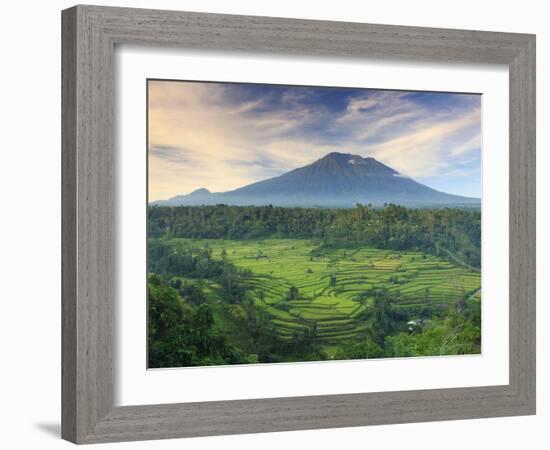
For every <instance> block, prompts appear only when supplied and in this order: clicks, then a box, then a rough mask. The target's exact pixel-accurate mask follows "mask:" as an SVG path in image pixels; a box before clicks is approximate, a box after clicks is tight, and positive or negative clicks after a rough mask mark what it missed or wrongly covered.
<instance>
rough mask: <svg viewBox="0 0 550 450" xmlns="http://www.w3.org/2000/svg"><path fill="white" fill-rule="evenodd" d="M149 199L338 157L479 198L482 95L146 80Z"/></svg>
mask: <svg viewBox="0 0 550 450" xmlns="http://www.w3.org/2000/svg"><path fill="white" fill-rule="evenodd" d="M148 89H149V111H148V113H149V143H148V145H149V176H150V179H149V197H150V200H157V199H163V198H168V197H171V196H174V195H178V194H185V193H188V192H191V191H193V190H195V189H198V188H201V187H204V188H207V189H209V190H210V191H212V192H218V191H225V190H230V189H235V188H237V187H240V186H243V185H245V184H248V183H252V182H255V181H258V180H262V179H265V178H269V177H273V176H277V175H280V174H282V173H284V172H287V171H288V170H291V169H294V168H296V167H301V166H304V165H306V164H309V163H311V162H313V161H315V160H316V159H319V158H321V157H322V156H324V155H325V154H326V153H329V152H332V151H338V152H343V153H353V154H358V155H361V156H372V157H374V158H376V159H378V160H380V161H381V162H383V163H385V164H387V165H389V166H390V167H392V168H394V169H395V170H397V171H399V172H400V173H402V174H404V175H407V176H410V177H412V178H414V179H416V180H417V181H420V182H422V183H425V184H427V185H428V186H430V187H433V188H435V189H438V190H442V191H445V192H449V193H453V194H461V195H466V196H474V197H479V196H480V188H481V185H480V171H481V149H480V146H481V96H479V95H475V94H449V93H429V92H410V91H386V90H375V89H372V90H371V89H348V88H324V87H299V86H277V85H261V84H235V83H202V82H179V81H150V82H149V84H148Z"/></svg>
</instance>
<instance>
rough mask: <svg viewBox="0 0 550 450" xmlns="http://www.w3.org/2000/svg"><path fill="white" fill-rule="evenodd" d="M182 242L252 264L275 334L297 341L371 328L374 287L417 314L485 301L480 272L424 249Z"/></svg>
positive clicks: (327, 342)
mask: <svg viewBox="0 0 550 450" xmlns="http://www.w3.org/2000/svg"><path fill="white" fill-rule="evenodd" d="M174 241H176V240H174ZM177 241H178V242H180V243H181V242H186V243H189V245H192V246H195V247H196V246H208V247H210V248H211V250H212V256H213V257H214V258H216V259H219V258H222V257H226V258H227V259H228V260H229V261H230V262H232V263H233V264H234V265H235V266H237V267H238V268H240V269H248V270H249V271H250V272H251V276H250V277H248V278H247V279H245V280H243V283H246V284H247V286H248V287H249V288H250V290H251V291H252V292H253V293H254V304H255V305H256V306H257V307H258V308H261V309H263V310H264V311H265V312H266V313H267V314H268V316H269V318H270V322H271V323H272V324H273V326H274V328H275V330H276V332H277V334H278V335H279V336H280V337H281V338H283V339H291V338H292V337H293V336H294V335H295V334H297V333H302V332H304V331H305V330H306V329H308V330H311V329H312V327H313V328H314V329H315V332H316V338H317V339H318V341H319V342H320V343H321V344H322V345H323V346H325V347H326V348H330V347H331V346H333V345H338V344H339V343H341V342H343V341H345V340H348V339H350V338H353V337H355V336H357V335H359V334H360V333H361V332H362V331H364V330H365V326H366V324H365V322H364V320H362V319H361V312H363V311H365V310H366V309H368V308H369V306H370V304H371V302H372V299H371V298H369V296H368V294H367V292H368V291H369V290H370V289H372V288H380V287H386V288H387V289H388V290H389V291H390V292H392V293H393V294H395V295H394V296H392V297H393V298H395V300H394V302H395V303H394V306H395V307H397V308H401V309H405V310H406V311H407V312H409V313H411V314H413V315H414V314H415V313H417V312H418V311H420V310H421V309H422V308H423V307H425V306H426V305H427V304H429V305H430V307H432V308H434V309H435V308H446V307H447V306H448V305H450V304H452V303H453V302H456V301H457V300H459V299H460V298H465V297H467V296H474V298H477V299H480V293H479V290H480V286H481V276H480V273H479V272H477V271H475V270H472V269H470V268H468V267H463V266H461V265H459V264H458V262H449V261H446V260H443V259H440V258H437V257H435V256H432V255H428V254H424V253H422V252H414V251H393V250H380V249H373V248H357V249H334V250H327V249H322V250H320V249H318V248H317V247H316V245H315V244H314V243H313V242H312V241H309V240H298V239H266V240H246V241H242V240H240V241H231V240H190V239H177ZM291 288H292V289H293V290H294V292H295V294H294V295H289V292H291ZM294 288H296V289H297V292H296V290H295V289H294Z"/></svg>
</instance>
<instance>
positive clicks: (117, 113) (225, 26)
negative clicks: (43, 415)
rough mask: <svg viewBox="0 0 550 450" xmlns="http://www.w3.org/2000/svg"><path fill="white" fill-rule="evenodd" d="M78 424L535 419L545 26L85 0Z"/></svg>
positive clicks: (69, 420) (265, 426) (70, 204)
mask: <svg viewBox="0 0 550 450" xmlns="http://www.w3.org/2000/svg"><path fill="white" fill-rule="evenodd" d="M62 24H63V49H62V50H63V52H62V53H63V57H62V65H63V67H62V69H63V70H62V78H63V80H62V81H63V91H62V92H63V112H62V122H63V138H62V144H63V149H62V150H63V249H62V252H63V298H62V306H63V308H62V312H63V315H62V318H63V320H62V326H63V332H62V336H63V340H62V346H63V349H62V350H63V353H62V354H63V367H62V375H63V380H62V381H63V383H62V385H63V389H62V406H63V408H62V410H63V412H62V435H63V438H65V439H67V440H70V441H72V442H75V443H95V442H113V441H127V440H142V439H161V438H176V437H192V436H209V435H222V434H236V433H258V432H271V431H284V430H299V429H318V428H334V427H347V426H361V425H374V424H390V423H403V422H420V421H431V420H452V419H467V418H481V417H496V416H510V415H526V414H534V413H535V392H536V386H535V250H534V249H535V37H534V36H533V35H526V34H511V33H493V32H482V31H465V30H449V29H435V28H418V27H404V26H390V25H371V24H359V23H343V22H328V21H308V20H297V19H280V18H268V17H248V16H231V15H218V14H203V13H188V12H175V11H156V10H142V9H127V8H110V7H99V6H75V7H73V8H70V9H68V10H65V11H63V13H62Z"/></svg>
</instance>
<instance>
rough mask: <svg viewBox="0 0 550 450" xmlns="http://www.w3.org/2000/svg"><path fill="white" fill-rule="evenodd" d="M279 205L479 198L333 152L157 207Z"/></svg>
mask: <svg viewBox="0 0 550 450" xmlns="http://www.w3.org/2000/svg"><path fill="white" fill-rule="evenodd" d="M219 203H224V204H228V205H268V204H271V205H274V206H304V207H314V206H320V207H352V206H355V204H357V203H362V204H369V203H371V204H373V205H382V204H384V203H395V204H400V205H404V206H412V207H422V206H457V205H472V206H474V205H479V204H480V200H479V199H477V198H470V197H462V196H458V195H451V194H446V193H444V192H440V191H436V190H435V189H432V188H430V187H428V186H425V185H423V184H421V183H418V182H417V181H414V180H413V179H412V178H409V177H406V176H403V175H401V174H399V172H397V171H396V170H394V169H392V168H391V167H388V166H386V165H385V164H382V163H381V162H380V161H377V160H376V159H374V158H371V157H367V158H363V157H361V156H359V155H352V154H349V153H337V152H332V153H329V154H327V155H325V156H324V157H322V158H321V159H319V160H317V161H315V162H313V163H312V164H309V165H307V166H304V167H300V168H297V169H294V170H291V171H290V172H287V173H285V174H283V175H280V176H278V177H274V178H269V179H267V180H263V181H259V182H257V183H252V184H249V185H246V186H243V187H240V188H238V189H235V190H233V191H227V192H214V193H211V192H210V191H208V190H207V189H205V188H201V189H197V190H196V191H193V192H192V193H190V194H187V195H178V196H176V197H173V198H171V199H169V200H161V201H157V202H154V204H157V205H164V206H180V205H213V204H219Z"/></svg>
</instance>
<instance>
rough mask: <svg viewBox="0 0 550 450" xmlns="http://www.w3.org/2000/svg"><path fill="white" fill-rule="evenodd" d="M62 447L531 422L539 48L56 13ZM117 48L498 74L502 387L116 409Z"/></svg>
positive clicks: (180, 15)
mask: <svg viewBox="0 0 550 450" xmlns="http://www.w3.org/2000/svg"><path fill="white" fill-rule="evenodd" d="M62 30H63V46H62V50H63V57H62V64H63V68H62V82H63V90H62V92H63V99H62V101H63V113H62V122H63V138H62V146H63V149H62V150H63V158H62V171H63V186H62V191H63V194H62V195H63V200H62V204H63V220H62V223H63V247H62V256H63V263H62V267H63V283H62V284H63V289H62V291H63V293H62V296H63V299H62V314H63V333H62V346H63V368H62V371H63V389H62V393H63V394H62V402H63V414H62V435H63V437H64V438H65V439H67V440H70V441H72V442H77V443H93V442H111V441H121V440H137V439H160V438H175V437H190V436H208V435H220V434H234V433H259V432H267V431H284V430H298V429H315V428H329V427H346V426H361V425H373V424H387V423H402V422H412V421H416V422H420V421H430V420H450V419H464V418H474V417H493V416H508V415H519V414H533V413H534V412H535V38H534V36H532V35H526V34H511V33H492V32H483V31H467V30H448V29H436V28H419V27H402V26H390V25H370V24H358V23H344V22H330V21H308V20H296V19H278V18H269V17H248V16H232V15H219V14H201V13H187V12H174V11H156V10H140V9H128V8H108V7H96V6H77V7H74V8H71V9H68V10H66V11H63V20H62ZM115 44H147V45H157V46H175V47H184V48H188V49H197V50H201V51H210V50H215V51H219V50H223V51H231V52H256V53H257V52H262V53H268V54H274V55H275V54H277V55H287V56H299V57H304V58H305V57H311V56H321V57H323V56H326V57H329V58H348V59H349V58H352V59H362V58H383V59H406V60H416V61H434V62H461V63H474V64H475V63H483V64H506V65H508V67H509V71H510V383H509V384H508V385H505V386H490V387H477V388H475V387H474V388H460V389H434V390H424V391H406V392H386V393H363V394H346V395H326V396H310V397H288V398H278V399H260V400H238V401H223V402H203V403H185V404H170V405H141V406H125V407H113V369H112V354H113V353H112V347H113V311H114V273H115V272H114V269H115V266H114V261H113V256H114V255H113V250H112V248H113V239H114V223H113V221H114V208H115V200H114V198H115V197H114V185H115V183H114V180H113V161H114V158H115V156H116V153H115V152H116V149H115V148H114V144H113V142H114V138H113V135H114V125H113V70H114V69H113V52H114V46H115Z"/></svg>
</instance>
